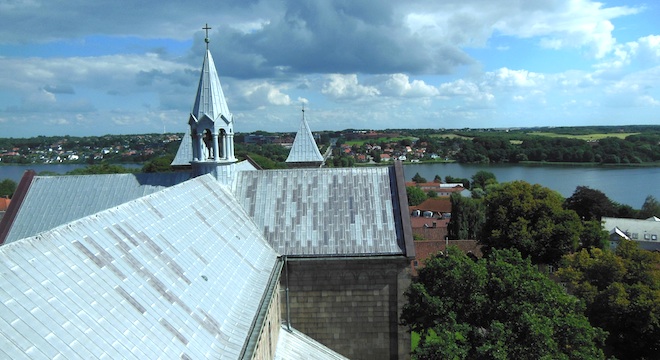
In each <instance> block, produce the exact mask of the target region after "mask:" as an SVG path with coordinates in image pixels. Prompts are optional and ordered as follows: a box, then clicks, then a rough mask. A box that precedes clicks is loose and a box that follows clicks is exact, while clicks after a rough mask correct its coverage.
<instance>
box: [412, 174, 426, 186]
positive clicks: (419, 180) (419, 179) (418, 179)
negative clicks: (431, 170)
mask: <svg viewBox="0 0 660 360" xmlns="http://www.w3.org/2000/svg"><path fill="white" fill-rule="evenodd" d="M412 181H414V182H416V183H418V184H421V183H425V182H426V178H424V177H422V175H420V174H419V173H416V174H415V176H413V178H412Z"/></svg>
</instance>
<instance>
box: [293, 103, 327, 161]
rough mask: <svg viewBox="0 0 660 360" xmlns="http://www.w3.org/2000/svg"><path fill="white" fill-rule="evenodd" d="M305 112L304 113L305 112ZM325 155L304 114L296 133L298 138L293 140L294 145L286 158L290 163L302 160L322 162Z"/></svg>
mask: <svg viewBox="0 0 660 360" xmlns="http://www.w3.org/2000/svg"><path fill="white" fill-rule="evenodd" d="M303 114H304V113H303ZM322 161H323V155H321V152H320V151H319V148H318V146H317V145H316V141H314V136H313V135H312V131H311V130H310V129H309V125H308V124H307V121H306V120H305V117H304V116H303V118H302V121H300V127H299V128H298V132H297V133H296V138H295V139H294V140H293V146H292V147H291V151H290V152H289V156H288V157H287V158H286V162H288V163H301V162H303V163H304V162H322Z"/></svg>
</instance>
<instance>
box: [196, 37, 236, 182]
mask: <svg viewBox="0 0 660 360" xmlns="http://www.w3.org/2000/svg"><path fill="white" fill-rule="evenodd" d="M202 29H204V30H205V31H206V38H205V39H204V42H205V43H206V53H205V55H204V63H203V64H202V73H201V75H200V78H199V85H198V87H197V95H196V97H195V104H194V105H193V108H192V111H191V112H190V118H189V119H188V125H190V136H191V140H192V161H191V162H190V164H191V165H192V172H193V176H200V175H204V174H209V173H210V174H213V175H215V177H216V178H217V179H218V180H220V181H223V182H225V181H229V180H230V179H231V177H232V174H233V172H234V167H235V163H236V158H235V157H234V117H233V115H232V114H231V112H229V107H228V106H227V100H226V99H225V95H224V93H223V92H222V86H221V85H220V78H219V77H218V72H217V70H216V67H215V63H214V62H213V57H212V56H211V51H209V42H210V41H209V30H210V29H211V28H210V27H209V26H208V24H206V26H205V27H203V28H202Z"/></svg>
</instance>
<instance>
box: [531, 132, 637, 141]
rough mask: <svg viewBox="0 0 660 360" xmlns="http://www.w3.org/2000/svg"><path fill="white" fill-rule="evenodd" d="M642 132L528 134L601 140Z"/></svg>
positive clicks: (621, 137)
mask: <svg viewBox="0 0 660 360" xmlns="http://www.w3.org/2000/svg"><path fill="white" fill-rule="evenodd" d="M639 134H641V133H638V132H637V133H602V134H587V135H568V134H556V133H551V132H531V133H528V135H538V136H547V137H563V138H569V139H580V140H586V141H589V140H600V139H604V138H608V137H614V138H619V139H625V138H626V137H628V136H630V135H639Z"/></svg>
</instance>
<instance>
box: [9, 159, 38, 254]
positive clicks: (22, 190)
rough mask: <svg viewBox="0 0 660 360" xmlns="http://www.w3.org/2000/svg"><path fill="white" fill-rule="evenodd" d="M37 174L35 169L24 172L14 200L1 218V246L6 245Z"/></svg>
mask: <svg viewBox="0 0 660 360" xmlns="http://www.w3.org/2000/svg"><path fill="white" fill-rule="evenodd" d="M36 174H37V173H36V172H35V171H34V170H27V171H25V173H23V177H22V178H21V181H20V182H19V183H18V186H17V188H16V191H15V192H14V196H13V197H12V201H11V203H9V208H8V209H7V212H6V213H5V216H4V217H3V218H2V220H0V246H2V245H4V243H5V240H7V236H9V231H10V230H11V227H12V225H13V224H14V220H15V219H16V216H17V215H18V212H19V211H20V208H21V205H22V204H23V201H24V200H25V197H26V196H27V193H28V191H30V185H32V181H33V180H34V177H35V175H36Z"/></svg>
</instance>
